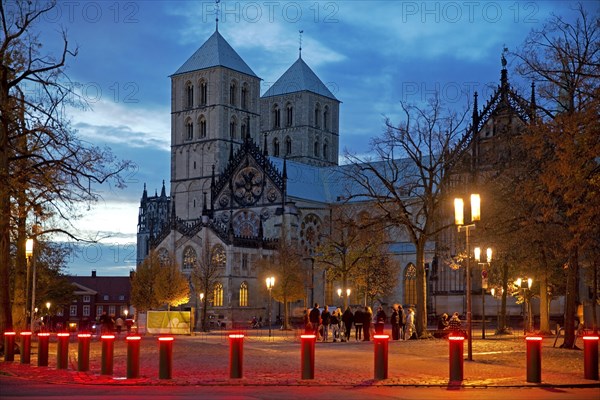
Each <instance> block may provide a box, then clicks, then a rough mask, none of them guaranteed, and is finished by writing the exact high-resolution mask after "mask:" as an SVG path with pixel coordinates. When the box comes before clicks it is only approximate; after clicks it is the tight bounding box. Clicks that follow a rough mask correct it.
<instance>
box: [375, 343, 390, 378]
mask: <svg viewBox="0 0 600 400" xmlns="http://www.w3.org/2000/svg"><path fill="white" fill-rule="evenodd" d="M373 339H374V341H375V347H374V350H375V380H382V379H387V377H388V343H389V340H390V336H389V335H374V336H373Z"/></svg>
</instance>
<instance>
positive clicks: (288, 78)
mask: <svg viewBox="0 0 600 400" xmlns="http://www.w3.org/2000/svg"><path fill="white" fill-rule="evenodd" d="M302 91H308V92H312V93H316V94H318V95H321V96H324V97H328V98H330V99H333V100H337V99H336V98H335V96H334V95H333V94H332V93H331V92H330V91H329V89H327V86H325V84H324V83H323V82H322V81H321V80H320V79H319V77H318V76H317V75H316V74H315V73H314V72H313V70H312V69H310V67H309V66H308V65H307V64H306V63H305V62H304V60H303V59H302V58H298V59H297V60H296V62H295V63H293V64H292V66H291V67H289V68H288V70H287V71H285V72H284V73H283V75H281V77H280V78H279V79H277V82H275V83H274V84H273V85H272V86H271V87H270V88H269V90H267V91H266V92H265V94H263V95H262V97H271V96H279V95H282V94H288V93H296V92H302Z"/></svg>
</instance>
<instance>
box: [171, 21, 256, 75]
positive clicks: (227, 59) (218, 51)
mask: <svg viewBox="0 0 600 400" xmlns="http://www.w3.org/2000/svg"><path fill="white" fill-rule="evenodd" d="M212 67H225V68H229V69H232V70H234V71H238V72H241V73H244V74H246V75H251V76H255V77H256V74H255V73H254V71H252V69H250V67H249V66H248V64H246V63H245V62H244V60H242V57H240V56H239V54H238V53H236V52H235V50H234V49H233V47H231V46H230V45H229V43H227V40H225V38H223V36H221V34H220V33H219V31H215V33H213V34H212V35H211V37H209V38H208V40H207V41H206V42H204V44H203V45H202V46H201V47H200V48H199V49H198V50H196V52H195V53H194V54H193V55H192V56H191V57H190V58H188V60H187V61H186V62H185V63H183V65H182V66H181V67H179V69H178V70H177V71H175V73H174V74H173V75H172V76H174V75H179V74H184V73H186V72H192V71H198V70H201V69H207V68H212Z"/></svg>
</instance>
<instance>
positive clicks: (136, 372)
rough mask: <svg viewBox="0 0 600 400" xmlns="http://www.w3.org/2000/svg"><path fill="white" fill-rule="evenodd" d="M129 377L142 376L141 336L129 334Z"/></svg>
mask: <svg viewBox="0 0 600 400" xmlns="http://www.w3.org/2000/svg"><path fill="white" fill-rule="evenodd" d="M125 340H126V341H127V379H134V378H139V377H140V342H141V341H142V337H141V336H127V337H126V338H125Z"/></svg>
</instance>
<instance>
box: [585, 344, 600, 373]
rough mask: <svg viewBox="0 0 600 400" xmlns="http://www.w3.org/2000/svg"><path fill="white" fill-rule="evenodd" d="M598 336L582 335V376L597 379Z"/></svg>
mask: <svg viewBox="0 0 600 400" xmlns="http://www.w3.org/2000/svg"><path fill="white" fill-rule="evenodd" d="M599 339H600V337H598V336H584V337H583V377H584V378H585V379H593V380H596V381H597V380H598V340H599Z"/></svg>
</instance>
